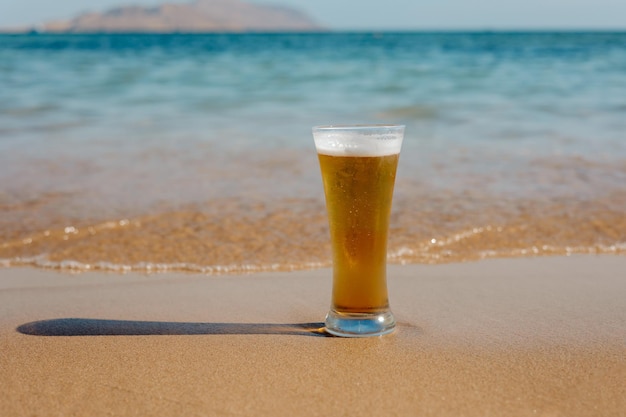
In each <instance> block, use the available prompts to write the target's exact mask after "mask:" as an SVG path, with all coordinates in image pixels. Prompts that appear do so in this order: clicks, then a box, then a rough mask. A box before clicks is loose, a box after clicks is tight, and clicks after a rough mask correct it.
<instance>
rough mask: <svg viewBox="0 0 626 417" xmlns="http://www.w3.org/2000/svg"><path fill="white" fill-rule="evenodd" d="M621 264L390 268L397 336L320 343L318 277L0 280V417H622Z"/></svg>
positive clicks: (624, 308) (15, 276)
mask: <svg viewBox="0 0 626 417" xmlns="http://www.w3.org/2000/svg"><path fill="white" fill-rule="evenodd" d="M624 271H626V258H625V257H620V256H575V257H552V258H549V257H548V258H526V259H499V260H489V261H481V262H476V263H460V264H447V265H431V266H425V265H410V266H395V265H394V266H390V268H389V276H390V278H389V287H390V297H391V304H392V308H393V310H394V312H395V314H396V317H397V319H398V321H399V323H400V325H399V327H398V329H397V330H396V332H395V333H393V334H392V335H389V336H384V337H378V338H371V339H341V338H335V337H327V336H326V335H325V334H324V333H323V331H322V329H321V327H322V321H323V318H324V315H325V313H326V311H327V309H328V305H329V300H330V285H331V279H330V270H328V269H320V270H313V271H300V272H288V273H261V274H252V275H239V276H204V275H198V274H196V275H193V274H182V273H173V274H152V275H141V274H119V275H115V274H104V273H96V272H93V273H83V274H78V275H72V274H67V273H59V272H55V271H48V270H39V269H33V268H5V269H0V381H1V382H2V383H1V384H0V415H2V416H7V417H8V416H32V415H37V416H56V415H66V416H74V415H76V416H86V415H89V416H104V415H121V416H131V415H142V416H145V415H185V416H190V415H191V416H193V415H216V416H217V415H219V416H222V415H223V416H227V415H229V416H230V415H238V416H239V415H242V416H243V415H255V416H264V415H290V416H329V415H333V416H337V415H346V416H347V415H365V416H367V415H385V416H394V415H416V416H503V415H507V416H569V417H572V416H605V417H606V416H623V415H625V414H626V384H625V381H626V303H625V302H624V300H625V299H626V277H625V276H624Z"/></svg>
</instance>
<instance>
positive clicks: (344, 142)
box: [313, 126, 404, 156]
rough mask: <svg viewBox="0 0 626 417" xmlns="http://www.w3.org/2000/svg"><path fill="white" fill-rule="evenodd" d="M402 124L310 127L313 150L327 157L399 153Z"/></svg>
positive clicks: (402, 133) (402, 132) (402, 131)
mask: <svg viewBox="0 0 626 417" xmlns="http://www.w3.org/2000/svg"><path fill="white" fill-rule="evenodd" d="M403 137H404V126H365V127H358V126H345V127H344V126H322V127H315V128H313V139H314V140H315V148H316V149H317V152H318V153H320V154H324V155H330V156H385V155H395V154H399V153H400V149H401V147H402V139H403Z"/></svg>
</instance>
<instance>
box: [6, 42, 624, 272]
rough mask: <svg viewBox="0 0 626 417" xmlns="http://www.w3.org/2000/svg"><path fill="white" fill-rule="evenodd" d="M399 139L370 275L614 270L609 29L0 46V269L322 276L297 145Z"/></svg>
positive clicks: (308, 162)
mask: <svg viewBox="0 0 626 417" xmlns="http://www.w3.org/2000/svg"><path fill="white" fill-rule="evenodd" d="M369 123H389V124H404V125H406V133H405V138H404V143H403V146H402V152H401V155H400V163H399V168H398V174H397V179H396V188H395V193H394V202H393V209H392V215H391V228H390V236H389V248H388V261H389V263H396V264H414V263H450V262H468V261H476V260H480V259H485V258H495V257H534V256H549V255H572V254H615V255H621V256H624V255H626V32H574V31H568V32H397V33H396V32H323V33H271V34H259V33H241V34H41V33H33V34H3V35H0V267H3V268H7V267H16V266H28V267H37V268H52V269H58V270H63V271H68V272H82V271H93V270H98V271H110V272H117V273H119V272H128V271H138V272H144V273H150V272H164V271H187V272H191V273H202V274H232V273H249V272H258V271H288V270H298V269H311V268H321V267H329V266H330V265H331V251H330V237H329V231H328V225H327V216H326V209H325V202H324V194H323V189H322V182H321V176H320V171H319V164H318V160H317V155H316V152H315V147H314V144H313V138H312V135H311V128H312V127H313V126H316V125H331V124H369Z"/></svg>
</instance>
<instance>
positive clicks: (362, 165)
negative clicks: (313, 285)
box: [318, 154, 399, 313]
mask: <svg viewBox="0 0 626 417" xmlns="http://www.w3.org/2000/svg"><path fill="white" fill-rule="evenodd" d="M318 156H319V161H320V167H321V171H322V180H323V183H324V191H325V194H326V206H327V210H328V220H329V225H330V234H331V241H332V248H333V268H334V269H333V274H334V278H333V282H334V284H333V298H332V308H333V309H334V310H336V311H338V312H345V313H379V312H381V311H386V310H387V309H388V308H389V301H388V298H387V279H386V261H387V231H388V229H389V214H390V212H391V199H392V196H393V187H394V182H395V178H396V167H397V164H398V156H399V155H398V154H395V155H384V156H332V155H324V154H319V155H318Z"/></svg>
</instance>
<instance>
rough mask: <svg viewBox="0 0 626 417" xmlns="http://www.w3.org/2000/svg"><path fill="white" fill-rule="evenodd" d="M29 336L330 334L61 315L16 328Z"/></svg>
mask: <svg viewBox="0 0 626 417" xmlns="http://www.w3.org/2000/svg"><path fill="white" fill-rule="evenodd" d="M17 331H18V332H20V333H22V334H26V335H32V336H159V335H227V334H239V335H243V334H248V335H249V334H273V335H294V336H316V337H329V336H331V335H330V334H328V333H326V332H325V331H324V323H284V324H283V323H187V322H167V321H137V320H105V319H85V318H63V319H51V320H40V321H33V322H31V323H26V324H22V325H21V326H19V327H17Z"/></svg>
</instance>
